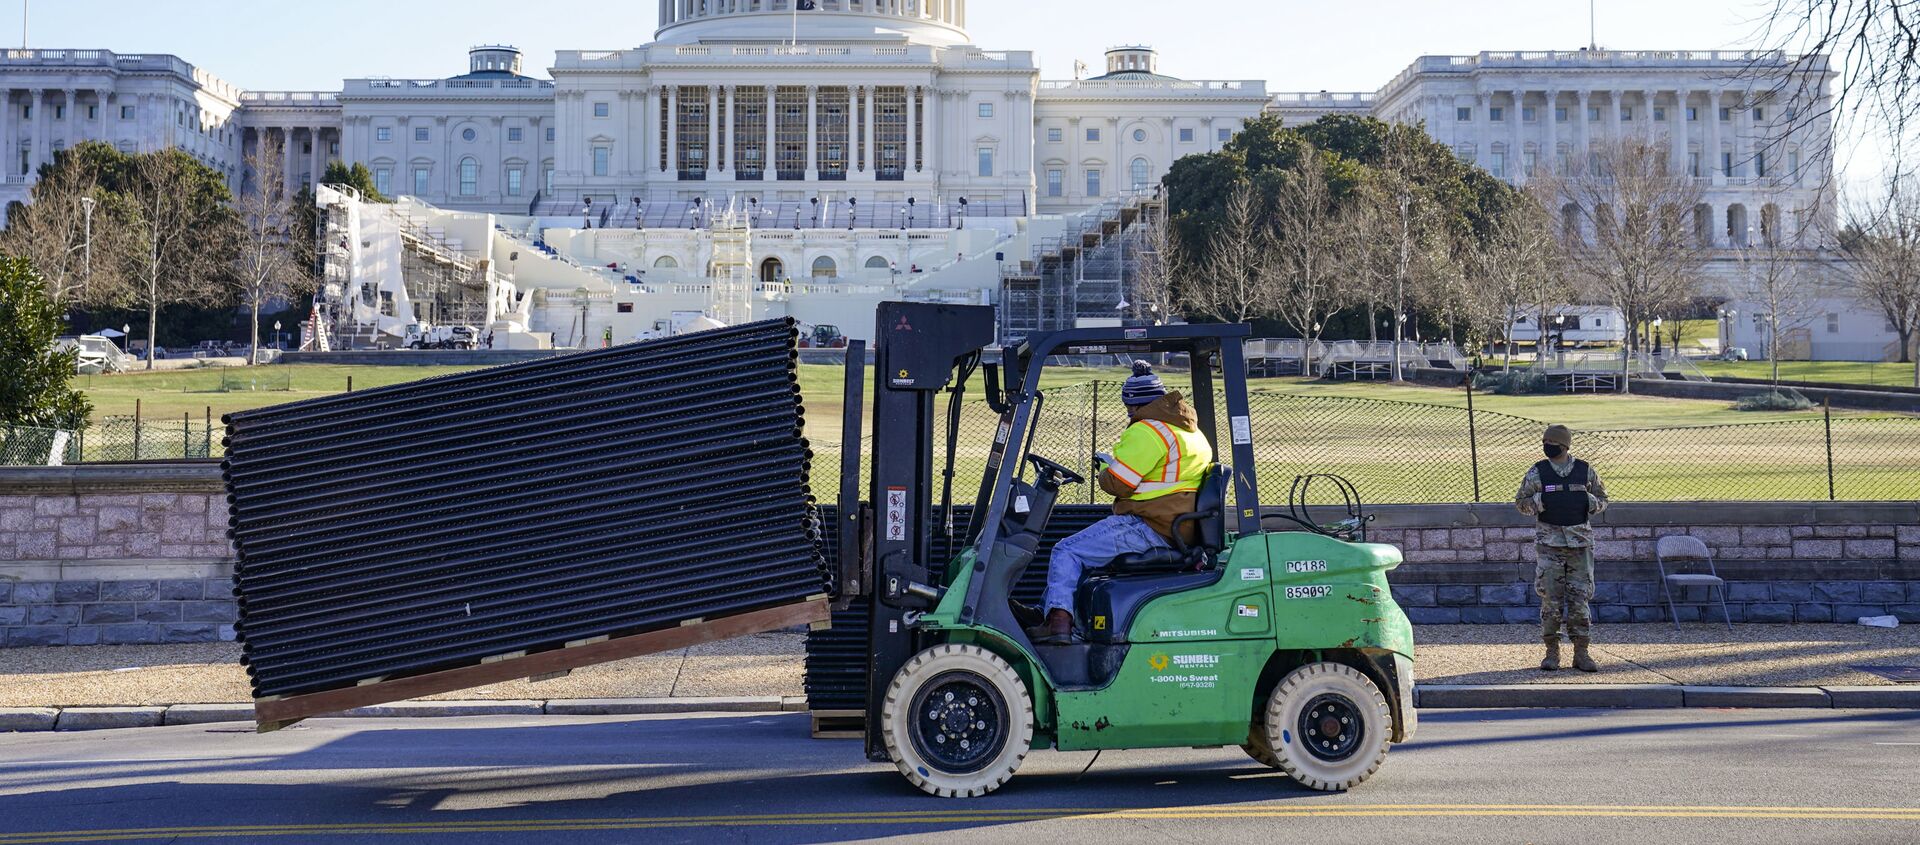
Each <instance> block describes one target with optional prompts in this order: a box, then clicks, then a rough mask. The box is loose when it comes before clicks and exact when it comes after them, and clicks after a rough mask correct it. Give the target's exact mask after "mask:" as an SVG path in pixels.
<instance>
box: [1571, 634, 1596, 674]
mask: <svg viewBox="0 0 1920 845" xmlns="http://www.w3.org/2000/svg"><path fill="white" fill-rule="evenodd" d="M1591 645H1593V640H1592V639H1591V638H1589V637H1574V638H1573V668H1575V669H1578V670H1580V671H1582V672H1598V671H1600V664H1598V663H1595V662H1593V655H1591V654H1588V653H1587V647H1588V646H1591Z"/></svg>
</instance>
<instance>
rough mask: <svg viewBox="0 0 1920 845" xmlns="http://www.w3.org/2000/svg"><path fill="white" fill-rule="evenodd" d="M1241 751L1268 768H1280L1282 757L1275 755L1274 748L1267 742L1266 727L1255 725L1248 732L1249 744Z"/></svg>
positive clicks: (1241, 747) (1243, 746) (1242, 747)
mask: <svg viewBox="0 0 1920 845" xmlns="http://www.w3.org/2000/svg"><path fill="white" fill-rule="evenodd" d="M1240 750H1241V751H1245V752H1247V756H1248V757H1252V758H1253V759H1254V762H1256V763H1259V764H1261V765H1263V766H1266V767H1268V768H1273V769H1278V768H1280V757H1279V756H1278V755H1276V754H1274V753H1273V746H1272V745H1271V744H1269V743H1268V742H1267V728H1266V726H1265V725H1254V726H1253V729H1252V730H1250V731H1248V732H1247V742H1246V744H1244V745H1242V746H1240Z"/></svg>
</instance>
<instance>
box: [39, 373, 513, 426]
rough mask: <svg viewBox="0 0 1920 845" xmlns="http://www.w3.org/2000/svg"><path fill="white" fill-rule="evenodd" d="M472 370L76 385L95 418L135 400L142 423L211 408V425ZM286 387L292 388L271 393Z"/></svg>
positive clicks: (180, 377) (134, 376) (157, 376)
mask: <svg viewBox="0 0 1920 845" xmlns="http://www.w3.org/2000/svg"><path fill="white" fill-rule="evenodd" d="M471 369H475V368H474V367H406V366H394V367H380V366H329V365H318V364H314V365H308V364H300V365H284V366H263V367H216V368H210V369H204V370H171V371H162V372H153V373H147V372H133V373H124V374H120V375H101V376H81V377H80V378H78V379H77V380H76V381H75V384H76V386H78V387H79V388H80V389H82V390H85V391H86V393H87V398H88V399H91V400H93V416H94V419H96V420H99V419H104V418H106V417H122V416H124V417H130V416H133V404H134V400H135V399H138V400H140V413H141V416H142V418H143V419H147V420H152V421H155V422H167V421H171V422H173V423H176V424H177V423H179V422H180V416H181V415H182V414H190V415H192V417H193V419H194V420H196V421H198V420H200V419H202V418H203V417H204V416H205V415H206V413H207V412H208V409H211V410H212V413H213V417H214V421H215V424H216V425H217V424H218V422H219V419H220V415H221V414H224V413H227V412H228V411H242V410H246V409H248V408H260V407H265V406H267V405H279V404H283V403H286V402H297V401H299V400H301V399H312V398H314V397H316V396H331V395H333V394H335V393H342V392H345V391H346V389H347V379H348V378H349V377H351V378H352V379H353V388H354V389H355V390H365V389H367V388H370V387H384V386H386V385H390V384H400V383H402V382H409V381H417V380H419V379H423V378H431V377H433V376H439V375H446V374H448V373H458V372H464V371H466V370H471ZM223 378H225V379H244V380H246V381H247V382H249V383H251V382H253V381H254V380H255V379H257V380H258V381H259V382H260V384H261V385H263V386H265V387H268V388H269V389H262V390H235V391H231V392H223V391H222V390H221V389H220V388H221V383H222V379H223ZM282 386H289V387H291V388H292V389H291V390H280V389H272V388H279V387H282Z"/></svg>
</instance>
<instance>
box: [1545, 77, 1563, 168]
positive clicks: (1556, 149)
mask: <svg viewBox="0 0 1920 845" xmlns="http://www.w3.org/2000/svg"><path fill="white" fill-rule="evenodd" d="M1540 119H1541V120H1542V121H1544V122H1545V123H1546V124H1547V136H1546V137H1547V140H1546V142H1545V143H1543V144H1541V145H1540V167H1541V169H1543V170H1545V171H1546V172H1547V173H1549V174H1551V175H1555V176H1558V175H1559V174H1560V171H1559V166H1560V92H1559V91H1556V90H1554V89H1551V88H1549V89H1547V110H1546V111H1545V112H1544V113H1542V114H1541V115H1540Z"/></svg>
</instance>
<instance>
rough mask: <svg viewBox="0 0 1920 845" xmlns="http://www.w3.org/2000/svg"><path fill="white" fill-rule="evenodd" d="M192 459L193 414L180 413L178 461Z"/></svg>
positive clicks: (187, 412)
mask: <svg viewBox="0 0 1920 845" xmlns="http://www.w3.org/2000/svg"><path fill="white" fill-rule="evenodd" d="M191 457H193V412H192V411H181V412H180V459H181V460H183V461H184V460H186V459H188V458H191Z"/></svg>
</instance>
